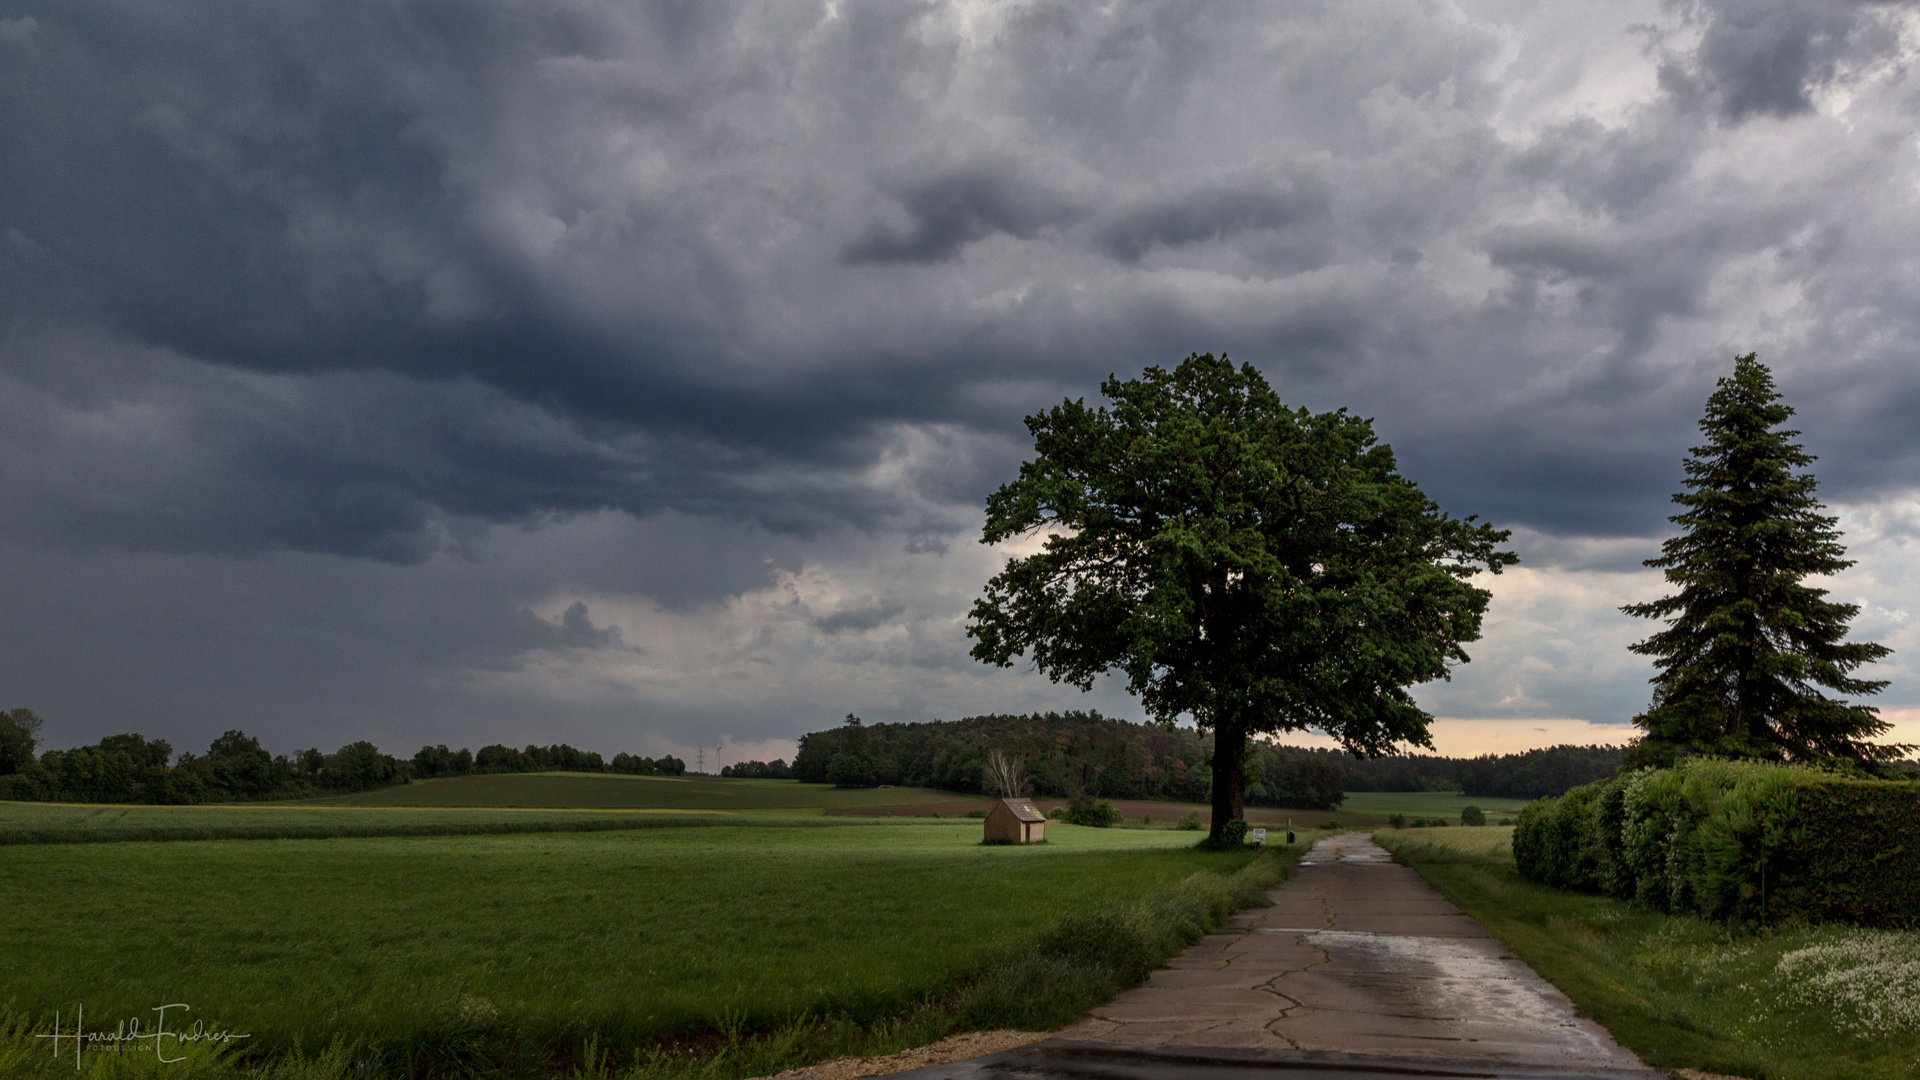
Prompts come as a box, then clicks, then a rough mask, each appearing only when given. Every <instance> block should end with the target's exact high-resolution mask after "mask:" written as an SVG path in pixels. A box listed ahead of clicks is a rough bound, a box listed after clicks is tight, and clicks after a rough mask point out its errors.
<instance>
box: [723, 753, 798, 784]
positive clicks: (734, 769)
mask: <svg viewBox="0 0 1920 1080" xmlns="http://www.w3.org/2000/svg"><path fill="white" fill-rule="evenodd" d="M720 775H721V776H726V777H734V778H736V779H740V780H791V779H793V770H792V769H789V768H788V767H787V762H786V759H785V758H774V759H773V760H772V761H743V762H741V763H739V764H738V765H723V766H721V768H720Z"/></svg>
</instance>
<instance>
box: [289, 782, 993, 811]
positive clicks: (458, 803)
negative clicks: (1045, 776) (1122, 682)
mask: <svg viewBox="0 0 1920 1080" xmlns="http://www.w3.org/2000/svg"><path fill="white" fill-rule="evenodd" d="M954 798H956V796H954V795H953V794H952V793H951V792H944V791H929V790H927V789H925V788H858V789H853V790H842V789H839V788H835V787H833V786H831V785H828V784H802V783H798V782H796V781H792V780H730V779H729V780H722V779H719V778H717V777H711V776H619V775H611V774H606V773H507V774H498V775H493V776H457V777H450V778H447V779H443V780H423V781H420V782H419V783H414V784H406V785H403V786H401V787H393V788H383V789H382V790H379V791H370V792H367V793H365V794H363V795H342V796H338V797H336V798H332V799H317V800H314V801H312V802H309V803H307V804H305V805H309V806H417V807H491V808H496V809H498V808H506V807H544V808H562V807H564V808H570V809H591V810H628V809H649V810H729V811H754V810H759V811H779V812H783V813H796V812H812V813H815V814H817V813H819V812H820V811H822V810H825V809H827V808H829V807H858V806H878V805H896V804H913V803H933V802H947V801H951V800H953V799H954ZM977 801H979V802H981V803H982V804H984V803H985V801H986V800H984V799H980V800H977Z"/></svg>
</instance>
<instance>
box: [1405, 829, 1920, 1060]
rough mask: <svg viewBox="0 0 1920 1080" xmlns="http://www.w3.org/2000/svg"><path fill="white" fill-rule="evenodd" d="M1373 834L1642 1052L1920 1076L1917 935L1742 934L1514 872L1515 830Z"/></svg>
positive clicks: (1796, 929) (1842, 931)
mask: <svg viewBox="0 0 1920 1080" xmlns="http://www.w3.org/2000/svg"><path fill="white" fill-rule="evenodd" d="M1375 839H1376V840H1377V841H1378V842H1379V843H1380V844H1381V845H1382V846H1384V847H1386V848H1387V849H1389V850H1390V851H1392V852H1394V854H1395V855H1397V856H1399V857H1400V858H1401V859H1402V860H1403V861H1404V862H1406V863H1407V864H1408V865H1410V866H1412V867H1413V868H1414V869H1415V870H1417V871H1418V872H1419V873H1420V876H1421V877H1423V878H1425V879H1426V880H1427V881H1428V882H1429V883H1430V884H1432V885H1433V886H1434V887H1435V888H1437V889H1439V890H1440V891H1441V892H1442V893H1444V894H1445V895H1446V897H1447V899H1449V900H1451V901H1453V902H1454V903H1455V904H1457V905H1459V907H1460V908H1461V909H1462V910H1464V911H1465V912H1467V913H1468V914H1469V915H1472V916H1473V917H1474V918H1476V919H1478V920H1479V921H1480V922H1481V923H1482V924H1483V925H1484V926H1486V928H1487V930H1488V931H1489V932H1491V933H1492V934H1493V935H1494V936H1495V937H1497V938H1499V939H1500V940H1501V942H1502V943H1504V944H1505V945H1506V946H1507V947H1508V948H1509V949H1512V950H1513V952H1514V954H1515V955H1517V956H1519V957H1520V958H1521V959H1522V960H1525V961H1526V962H1527V963H1528V964H1529V965H1531V966H1532V967H1533V969H1534V970H1535V971H1538V972H1539V973H1540V974H1541V975H1542V976H1543V977H1545V978H1546V979H1547V980H1548V981H1549V982H1551V983H1553V984H1554V985H1555V986H1557V987H1559V988H1560V990H1561V991H1562V992H1564V993H1565V994H1566V995H1567V996H1568V997H1569V998H1571V999H1573V1003H1574V1004H1575V1005H1576V1006H1577V1007H1578V1008H1579V1009H1580V1011H1581V1012H1582V1013H1584V1014H1585V1015H1587V1016H1590V1017H1592V1018H1593V1019H1595V1020H1597V1021H1599V1023H1600V1024H1601V1025H1603V1026H1604V1027H1606V1029H1607V1030H1608V1031H1610V1032H1612V1033H1613V1036H1614V1038H1616V1039H1618V1040H1619V1041H1620V1043H1621V1044H1622V1045H1623V1046H1626V1047H1627V1048H1628V1049H1630V1050H1632V1051H1633V1052H1634V1053H1636V1054H1638V1055H1639V1056H1640V1057H1641V1059H1642V1060H1644V1061H1646V1062H1647V1063H1648V1064H1649V1065H1652V1066H1654V1067H1656V1068H1662V1069H1676V1068H1694V1069H1702V1070H1705V1071H1708V1072H1715V1073H1724V1074H1729V1075H1733V1076H1741V1077H1752V1078H1754V1080H1913V1078H1916V1077H1920V933H1916V932H1914V931H1872V930H1861V929H1857V928H1852V927H1843V926H1809V925H1804V924H1803V925H1787V926H1780V927H1774V928H1771V929H1767V930H1764V931H1761V932H1758V933H1751V932H1741V931H1737V930H1733V929H1730V928H1728V927H1726V926H1723V925H1718V924H1714V923H1709V922H1706V921H1704V920H1701V919H1697V918H1693V917H1691V916H1675V915H1662V914H1660V913H1658V912H1653V911H1647V910H1642V909H1639V908H1635V907H1632V906H1630V905H1628V904H1626V903H1624V902H1622V901H1619V900H1613V899H1608V898H1605V897H1598V896H1588V895H1584V894H1580V893H1569V892H1562V891H1560V890H1558V889H1550V888H1547V887H1546V886H1543V885H1538V884H1535V883H1534V882H1531V881H1528V880H1526V879H1525V878H1522V877H1521V876H1520V875H1519V873H1518V872H1517V871H1516V870H1515V869H1514V865H1513V853H1512V830H1511V829H1506V828H1479V829H1467V828H1453V829H1423V830H1420V831H1418V832H1413V831H1408V830H1383V831H1381V832H1379V833H1377V834H1376V835H1375Z"/></svg>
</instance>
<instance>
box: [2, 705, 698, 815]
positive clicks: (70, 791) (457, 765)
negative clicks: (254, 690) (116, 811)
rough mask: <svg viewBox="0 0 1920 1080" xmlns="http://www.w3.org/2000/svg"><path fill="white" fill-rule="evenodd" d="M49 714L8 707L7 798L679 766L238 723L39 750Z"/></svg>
mask: <svg viewBox="0 0 1920 1080" xmlns="http://www.w3.org/2000/svg"><path fill="white" fill-rule="evenodd" d="M41 726H42V725H41V721H40V718H39V717H38V716H35V715H34V714H33V712H32V710H30V709H13V710H11V711H5V712H0V799H20V800H28V801H57V802H106V803H175V804H182V803H202V802H233V801H245V800H261V799H299V798H311V797H315V796H323V795H339V794H348V793H352V792H358V791H371V790H373V789H375V788H383V787H392V786H394V785H397V784H405V783H408V782H410V781H411V780H414V779H427V778H431V777H437V776H462V775H469V774H477V773H508V772H547V771H555V770H564V771H573V772H622V773H633V774H641V775H646V774H657V775H667V776H678V775H680V774H682V773H684V772H686V771H687V765H686V762H684V761H681V760H680V759H679V758H676V757H671V756H668V757H663V758H644V757H635V756H634V755H631V754H615V755H614V757H613V761H612V762H611V763H608V762H604V761H602V759H601V757H600V755H599V754H597V753H594V752H591V751H585V750H578V749H575V748H574V747H571V746H568V745H566V744H564V743H560V744H556V745H553V746H528V747H526V748H525V749H523V750H516V749H514V748H513V747H510V746H501V745H493V746H483V747H481V748H480V749H479V751H478V752H475V751H471V750H466V749H461V750H449V749H447V747H445V746H423V747H421V748H420V752H419V753H417V754H415V755H414V756H413V758H412V759H411V760H402V759H400V758H396V757H394V756H393V755H391V754H386V753H382V752H381V751H380V748H379V747H377V746H375V745H373V744H372V743H370V742H366V741H360V742H353V743H348V744H347V745H345V746H343V747H341V748H340V749H338V750H336V751H334V752H333V753H331V754H325V753H321V752H320V751H319V750H318V749H309V750H302V751H299V752H298V753H295V754H291V755H288V754H270V753H268V752H267V750H266V749H265V748H263V747H262V746H261V745H260V740H259V739H257V738H255V737H253V736H251V735H248V734H246V733H245V732H242V731H229V732H226V733H225V734H223V735H221V736H220V737H219V738H217V739H215V740H213V743H212V745H210V746H209V747H208V748H207V752H206V753H205V754H194V753H191V752H186V751H183V752H181V753H180V754H179V755H178V756H176V755H175V754H174V751H173V746H172V744H170V743H168V742H167V741H166V740H165V739H147V738H145V737H143V736H141V735H137V734H128V735H109V736H108V737H106V738H104V739H101V740H100V741H99V742H98V743H95V744H93V745H91V746H78V747H74V748H73V749H70V750H49V751H47V752H46V753H44V754H36V753H35V751H36V749H37V748H38V745H39V742H40V731H41Z"/></svg>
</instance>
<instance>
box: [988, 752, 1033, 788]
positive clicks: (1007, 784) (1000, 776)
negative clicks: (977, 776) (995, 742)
mask: <svg viewBox="0 0 1920 1080" xmlns="http://www.w3.org/2000/svg"><path fill="white" fill-rule="evenodd" d="M981 771H982V773H984V774H985V778H986V781H987V787H989V788H991V789H993V790H995V791H998V792H999V793H1000V797H1001V798H1003V799H1019V798H1024V797H1026V794H1027V768H1026V764H1025V763H1024V762H1022V761H1021V760H1020V759H1019V758H1017V757H1012V756H1010V755H1008V754H1006V753H1003V752H1001V751H999V750H989V751H987V760H986V764H985V765H983V766H982V767H981Z"/></svg>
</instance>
